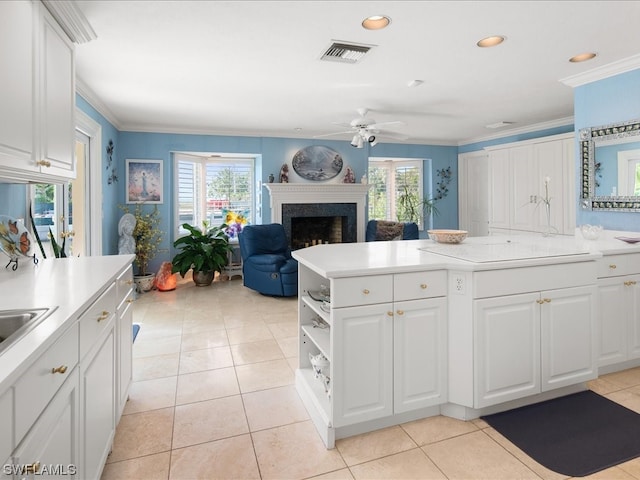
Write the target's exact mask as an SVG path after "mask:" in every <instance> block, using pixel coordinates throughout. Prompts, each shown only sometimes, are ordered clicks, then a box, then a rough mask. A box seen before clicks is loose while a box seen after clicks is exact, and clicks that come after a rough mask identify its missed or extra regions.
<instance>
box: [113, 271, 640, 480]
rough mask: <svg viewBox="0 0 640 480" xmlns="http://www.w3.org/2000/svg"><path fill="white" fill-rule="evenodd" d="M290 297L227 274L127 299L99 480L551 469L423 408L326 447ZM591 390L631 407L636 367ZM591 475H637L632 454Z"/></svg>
mask: <svg viewBox="0 0 640 480" xmlns="http://www.w3.org/2000/svg"><path fill="white" fill-rule="evenodd" d="M296 308H297V300H296V299H295V298H288V299H283V298H270V297H264V296H262V295H259V294H258V293H256V292H253V291H251V290H249V289H247V288H245V287H243V286H242V281H241V280H240V279H238V278H236V279H233V280H231V281H226V282H220V281H219V280H218V279H217V280H216V282H215V283H214V284H213V285H212V286H210V287H195V286H194V285H193V282H192V281H191V280H190V279H189V278H187V279H186V280H181V281H180V282H179V285H178V288H177V289H176V290H175V291H172V292H156V291H153V292H149V293H145V294H144V295H142V296H141V297H140V298H139V300H138V301H137V302H136V303H135V306H134V321H135V322H136V323H139V324H140V325H141V330H140V334H139V335H138V338H137V340H136V342H135V344H134V366H133V377H134V383H133V386H132V388H131V393H130V399H129V401H128V403H127V406H126V408H125V412H124V415H123V417H122V420H121V421H120V424H119V425H118V428H117V432H116V438H115V442H114V445H113V451H112V453H111V455H110V456H109V458H108V461H107V462H108V463H107V465H106V467H105V470H104V473H103V475H102V480H111V479H117V480H123V479H136V480H137V479H189V480H192V479H213V478H223V479H254V478H255V479H260V478H261V479H296V478H311V477H314V478H327V479H374V478H384V479H408V478H424V479H477V478H485V479H515V478H523V479H524V478H531V479H561V478H564V477H563V476H562V475H559V474H557V473H554V472H551V471H549V470H547V469H546V468H544V467H542V466H541V465H539V464H537V463H536V462H535V461H533V460H532V459H530V458H529V457H528V456H527V455H525V454H524V453H522V451H520V450H519V449H518V448H516V447H515V446H513V445H512V444H511V443H510V442H509V441H507V440H506V439H505V438H504V437H502V436H501V435H500V434H499V433H497V432H496V431H495V430H494V429H492V428H490V427H489V426H488V425H487V424H486V423H485V422H483V421H482V420H475V421H471V422H463V421H459V420H455V419H451V418H447V417H441V416H438V417H432V418H427V419H424V420H419V421H416V422H411V423H407V424H404V425H400V426H395V427H391V428H387V429H384V430H380V431H376V432H372V433H368V434H364V435H359V436H356V437H351V438H348V439H343V440H339V441H338V442H337V445H336V448H335V449H333V450H327V449H325V447H324V445H323V444H322V441H321V440H320V437H319V436H318V434H317V432H316V430H315V428H314V426H313V424H312V423H311V421H310V420H309V416H308V414H307V412H306V410H305V408H304V406H303V405H302V403H301V401H300V399H299V397H298V395H297V393H296V391H295V389H294V387H293V382H294V373H293V372H294V369H295V366H296V355H297V347H296V344H297V339H296ZM591 388H592V389H593V390H595V391H597V392H598V393H601V394H603V395H605V396H607V397H609V398H610V399H612V400H614V401H616V402H619V403H621V404H623V405H625V406H626V407H628V408H631V409H633V410H635V411H637V412H640V368H638V369H632V370H627V371H624V372H620V373H616V374H611V375H606V376H603V377H601V378H600V379H598V380H596V381H594V382H592V383H591ZM590 478H597V479H640V459H636V460H633V461H630V462H627V463H624V464H622V465H619V466H616V467H612V468H609V469H608V470H605V471H602V472H600V473H598V474H596V475H593V476H592V477H590Z"/></svg>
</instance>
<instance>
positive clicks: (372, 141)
mask: <svg viewBox="0 0 640 480" xmlns="http://www.w3.org/2000/svg"><path fill="white" fill-rule="evenodd" d="M372 138H373V140H371V139H369V143H370V144H371V146H372V147H375V146H376V145H377V144H378V139H377V138H376V137H372Z"/></svg>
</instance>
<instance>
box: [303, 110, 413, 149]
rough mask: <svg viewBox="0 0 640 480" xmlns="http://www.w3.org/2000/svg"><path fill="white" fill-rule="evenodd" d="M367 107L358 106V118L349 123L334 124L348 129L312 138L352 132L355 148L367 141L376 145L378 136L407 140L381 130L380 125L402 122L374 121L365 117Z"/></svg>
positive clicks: (405, 137) (352, 141) (394, 133)
mask: <svg viewBox="0 0 640 480" xmlns="http://www.w3.org/2000/svg"><path fill="white" fill-rule="evenodd" d="M368 111H369V110H368V109H366V108H358V110H357V112H358V115H360V116H359V117H358V118H354V119H353V120H351V122H350V123H337V122H335V123H334V125H341V126H343V127H348V128H350V130H345V131H342V132H335V133H327V134H324V135H316V136H315V137H314V138H320V137H330V136H333V135H344V134H345V133H353V139H352V140H351V145H352V146H354V147H356V148H363V147H364V144H365V143H369V144H370V145H371V146H372V147H374V146H375V145H377V143H378V139H379V137H387V138H395V139H397V140H407V139H408V138H409V137H407V136H406V135H402V134H400V133H396V132H389V131H386V130H381V129H380V127H382V126H387V125H404V122H400V121H394V122H380V123H378V122H376V121H375V120H374V119H373V118H369V117H367V113H368Z"/></svg>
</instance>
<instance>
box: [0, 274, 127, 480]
mask: <svg viewBox="0 0 640 480" xmlns="http://www.w3.org/2000/svg"><path fill="white" fill-rule="evenodd" d="M130 273H131V266H130V265H128V266H127V267H125V268H124V269H123V270H122V271H121V272H120V273H119V275H118V276H117V278H118V279H124V284H125V285H128V288H129V290H127V289H126V288H124V289H123V288H120V289H118V288H117V287H119V286H120V284H119V283H118V282H114V281H113V280H111V281H110V282H108V283H107V284H106V285H105V286H104V290H103V292H102V293H101V294H100V296H99V297H98V298H97V300H95V301H94V302H93V303H92V304H91V305H90V306H89V307H88V308H87V309H86V310H85V311H84V312H83V313H82V314H81V315H80V317H79V318H78V319H77V320H75V321H73V322H72V323H71V325H70V326H68V327H67V330H66V331H65V332H64V333H62V335H61V336H60V338H58V339H57V340H56V341H55V342H54V343H53V344H52V345H51V346H49V347H48V348H46V349H45V350H44V351H43V352H42V353H41V354H40V355H39V356H38V357H37V358H36V359H35V360H33V361H32V363H31V364H30V365H27V366H25V367H24V371H23V372H22V373H21V375H20V377H19V378H18V380H16V381H15V382H14V383H13V385H11V386H10V387H9V389H8V390H5V392H3V393H2V395H0V420H2V422H1V424H2V428H0V456H2V457H3V460H4V459H6V458H7V457H8V458H9V461H10V462H11V464H9V463H7V465H5V466H4V467H3V469H2V471H1V472H0V478H15V479H17V478H41V477H44V476H47V478H66V479H68V478H78V479H82V480H89V479H99V478H100V476H101V474H102V470H103V467H104V464H105V462H106V459H107V456H108V454H109V452H110V451H111V446H112V442H113V437H114V435H115V427H116V425H117V422H118V420H119V418H120V414H121V411H122V408H123V405H122V404H121V403H122V402H121V401H120V400H122V399H124V400H122V401H126V397H127V395H128V390H129V386H130V383H131V358H132V357H131V343H132V331H131V319H132V310H131V302H128V301H127V300H129V299H130V298H131V297H130V290H131V287H130V284H129V283H128V279H129V277H130ZM118 294H120V295H121V297H120V299H121V300H122V301H121V303H120V307H121V308H120V309H118V310H117V309H116V305H117V301H118V298H119V297H118ZM118 313H119V314H120V315H121V316H119V315H118ZM116 325H118V328H116ZM120 354H122V359H118V360H117V359H116V355H120ZM21 368H22V367H21ZM7 452H9V453H7Z"/></svg>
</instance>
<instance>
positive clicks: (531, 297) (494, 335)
mask: <svg viewBox="0 0 640 480" xmlns="http://www.w3.org/2000/svg"><path fill="white" fill-rule="evenodd" d="M539 298H540V296H539V294H538V293H527V294H522V295H511V296H506V297H494V298H486V299H481V300H476V301H475V302H474V322H475V325H474V336H475V342H474V344H475V352H474V366H475V368H474V370H475V372H474V383H475V385H476V388H475V399H474V407H475V408H481V407H486V406H489V405H493V404H496V403H502V402H506V401H508V400H514V399H517V398H522V397H526V396H529V395H533V394H535V393H539V392H540V304H539V303H537V300H539Z"/></svg>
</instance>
